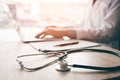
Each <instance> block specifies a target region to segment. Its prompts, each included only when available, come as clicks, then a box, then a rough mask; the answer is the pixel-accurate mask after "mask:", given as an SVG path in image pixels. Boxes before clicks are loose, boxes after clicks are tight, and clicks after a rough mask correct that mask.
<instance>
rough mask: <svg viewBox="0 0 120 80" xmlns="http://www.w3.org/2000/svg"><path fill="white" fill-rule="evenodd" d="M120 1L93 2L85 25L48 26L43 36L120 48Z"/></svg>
mask: <svg viewBox="0 0 120 80" xmlns="http://www.w3.org/2000/svg"><path fill="white" fill-rule="evenodd" d="M119 31H120V0H93V5H92V6H91V9H90V11H89V13H88V14H87V16H86V18H85V20H84V22H83V23H80V24H78V25H75V26H71V27H70V26H68V27H58V26H48V27H46V28H45V30H44V31H43V32H40V33H38V34H37V35H36V36H35V37H36V38H39V37H40V36H41V35H43V34H44V36H46V35H52V36H54V37H55V38H60V37H63V36H68V37H70V38H73V39H82V40H89V41H94V42H98V43H103V44H106V45H108V46H110V47H113V48H116V49H118V48H119V39H120V35H119Z"/></svg>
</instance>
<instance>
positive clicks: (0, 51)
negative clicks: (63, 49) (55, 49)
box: [0, 37, 120, 80]
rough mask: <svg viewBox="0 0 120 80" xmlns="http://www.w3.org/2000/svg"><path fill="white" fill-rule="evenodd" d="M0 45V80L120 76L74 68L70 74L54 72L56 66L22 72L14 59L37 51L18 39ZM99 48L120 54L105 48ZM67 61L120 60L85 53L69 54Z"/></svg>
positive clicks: (107, 63)
mask: <svg viewBox="0 0 120 80" xmlns="http://www.w3.org/2000/svg"><path fill="white" fill-rule="evenodd" d="M18 38H19V37H18ZM0 45H1V46H0V80H103V79H106V78H112V77H117V76H120V71H116V72H99V71H93V70H85V69H76V68H71V71H70V72H58V71H56V70H55V67H56V66H57V64H54V65H51V66H49V67H47V68H44V69H42V70H38V71H35V72H26V71H22V70H20V68H19V65H18V63H17V62H16V57H17V56H19V55H23V54H30V53H37V51H36V50H35V49H34V48H33V47H32V46H31V45H30V44H29V43H25V44H24V43H22V42H21V41H20V40H19V39H18V40H16V41H15V40H13V41H12V40H10V41H8V40H7V41H0ZM99 48H104V49H109V50H113V51H116V52H120V51H117V50H114V49H111V48H108V47H105V46H101V47H99ZM67 61H68V63H70V64H72V63H79V64H90V65H98V66H113V65H120V58H117V57H115V56H112V55H108V54H98V53H86V52H82V53H75V54H70V55H69V56H68V58H67ZM119 78H120V77H119Z"/></svg>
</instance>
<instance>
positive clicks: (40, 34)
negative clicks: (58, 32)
mask: <svg viewBox="0 0 120 80" xmlns="http://www.w3.org/2000/svg"><path fill="white" fill-rule="evenodd" d="M43 35H45V33H44V32H40V33H38V34H37V35H36V36H35V38H40V36H43ZM43 37H45V36H43Z"/></svg>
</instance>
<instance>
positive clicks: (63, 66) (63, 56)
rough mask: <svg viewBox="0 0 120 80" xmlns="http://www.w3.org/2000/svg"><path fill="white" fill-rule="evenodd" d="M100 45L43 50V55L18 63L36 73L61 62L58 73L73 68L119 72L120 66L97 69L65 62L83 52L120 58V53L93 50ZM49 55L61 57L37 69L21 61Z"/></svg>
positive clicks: (18, 59)
mask: <svg viewBox="0 0 120 80" xmlns="http://www.w3.org/2000/svg"><path fill="white" fill-rule="evenodd" d="M97 46H100V45H94V46H87V47H83V48H73V49H65V50H41V52H42V54H29V55H21V56H18V57H17V59H16V60H17V62H18V63H19V65H20V67H21V69H22V70H26V71H36V70H40V69H43V68H45V67H48V66H50V65H52V64H55V63H57V62H59V66H58V67H57V68H56V70H57V71H61V72H67V71H70V69H71V68H70V67H73V68H84V69H92V70H100V71H117V70H120V66H113V67H97V66H89V65H79V64H72V65H68V62H67V61H66V60H65V59H66V58H67V55H69V54H70V53H73V52H81V51H86V50H87V51H93V52H100V53H107V54H111V55H114V56H117V57H120V53H117V52H114V51H109V50H104V49H92V47H97ZM49 54H57V55H59V56H58V58H57V59H54V60H53V61H51V62H49V63H47V64H44V65H42V66H39V67H36V68H29V67H26V66H24V64H23V61H22V60H20V58H22V57H28V56H36V55H49Z"/></svg>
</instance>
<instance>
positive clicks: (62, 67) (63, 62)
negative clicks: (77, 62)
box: [56, 60, 71, 72]
mask: <svg viewBox="0 0 120 80" xmlns="http://www.w3.org/2000/svg"><path fill="white" fill-rule="evenodd" d="M58 64H59V65H58V66H57V67H56V70H57V71H60V72H68V71H70V70H71V68H69V67H68V66H67V61H66V60H60V61H59V63H58Z"/></svg>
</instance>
